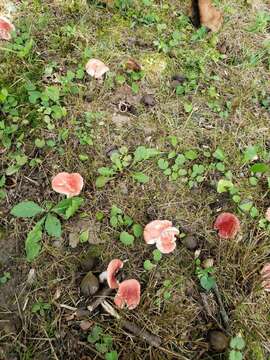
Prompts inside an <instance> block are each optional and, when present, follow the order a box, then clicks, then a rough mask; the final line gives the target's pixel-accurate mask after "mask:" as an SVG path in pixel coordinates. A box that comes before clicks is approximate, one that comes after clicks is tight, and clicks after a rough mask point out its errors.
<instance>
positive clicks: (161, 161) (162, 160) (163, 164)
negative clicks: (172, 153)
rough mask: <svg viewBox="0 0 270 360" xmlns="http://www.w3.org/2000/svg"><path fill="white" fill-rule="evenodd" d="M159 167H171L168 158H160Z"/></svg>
mask: <svg viewBox="0 0 270 360" xmlns="http://www.w3.org/2000/svg"><path fill="white" fill-rule="evenodd" d="M158 167H159V168H160V169H161V170H166V169H167V168H168V167H169V162H168V161H167V160H164V159H159V160H158Z"/></svg>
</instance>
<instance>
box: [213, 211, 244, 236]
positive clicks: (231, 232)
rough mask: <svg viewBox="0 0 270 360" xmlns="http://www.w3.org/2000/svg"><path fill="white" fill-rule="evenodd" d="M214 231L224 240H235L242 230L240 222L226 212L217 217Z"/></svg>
mask: <svg viewBox="0 0 270 360" xmlns="http://www.w3.org/2000/svg"><path fill="white" fill-rule="evenodd" d="M214 229H215V230H218V235H219V236H220V237H221V238H222V239H233V238H235V236H236V234H237V233H238V231H239V230H240V221H239V220H238V218H237V217H236V216H235V215H234V214H231V213H226V212H224V213H221V214H220V215H219V216H218V217H217V219H216V221H215V224H214Z"/></svg>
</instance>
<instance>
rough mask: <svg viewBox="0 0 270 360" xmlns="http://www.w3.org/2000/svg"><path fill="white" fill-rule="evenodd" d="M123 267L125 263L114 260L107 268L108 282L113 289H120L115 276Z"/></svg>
mask: <svg viewBox="0 0 270 360" xmlns="http://www.w3.org/2000/svg"><path fill="white" fill-rule="evenodd" d="M122 267H123V261H121V260H119V259H113V260H112V261H111V262H110V263H109V265H108V267H107V282H108V285H109V287H110V288H111V289H117V288H118V287H119V282H118V281H117V279H116V277H115V275H116V274H117V273H118V271H119V270H120V269H122Z"/></svg>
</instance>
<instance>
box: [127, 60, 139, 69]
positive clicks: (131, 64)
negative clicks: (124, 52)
mask: <svg viewBox="0 0 270 360" xmlns="http://www.w3.org/2000/svg"><path fill="white" fill-rule="evenodd" d="M126 68H127V69H128V70H132V71H141V69H142V67H141V65H140V64H139V63H138V62H137V61H136V60H134V59H129V60H128V61H127V62H126Z"/></svg>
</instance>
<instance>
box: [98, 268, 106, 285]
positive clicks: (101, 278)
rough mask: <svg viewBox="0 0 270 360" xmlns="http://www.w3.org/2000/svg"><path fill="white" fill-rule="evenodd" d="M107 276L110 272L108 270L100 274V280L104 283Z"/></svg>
mask: <svg viewBox="0 0 270 360" xmlns="http://www.w3.org/2000/svg"><path fill="white" fill-rule="evenodd" d="M107 276H108V273H107V271H106V270H105V271H103V272H102V273H100V274H99V277H98V278H99V281H100V282H101V283H102V284H103V283H104V282H105V281H107Z"/></svg>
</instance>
